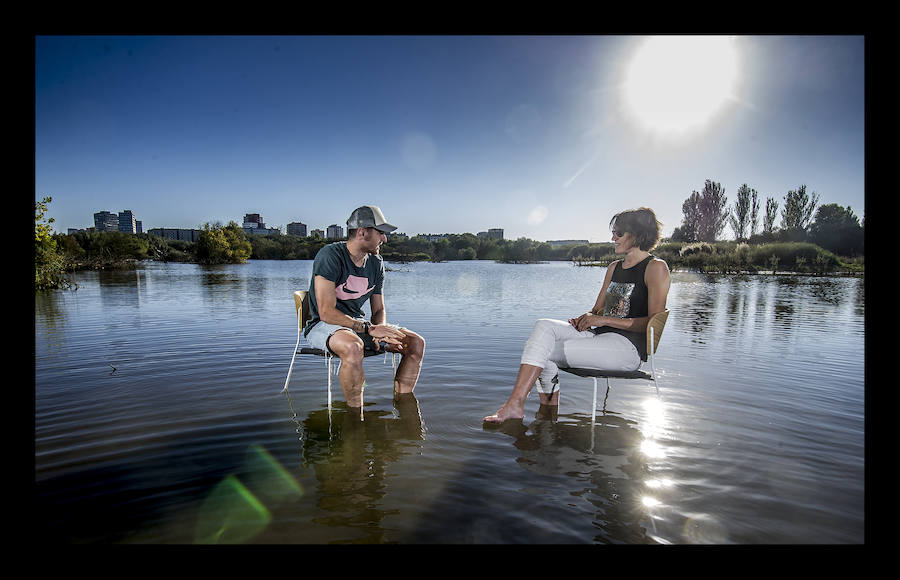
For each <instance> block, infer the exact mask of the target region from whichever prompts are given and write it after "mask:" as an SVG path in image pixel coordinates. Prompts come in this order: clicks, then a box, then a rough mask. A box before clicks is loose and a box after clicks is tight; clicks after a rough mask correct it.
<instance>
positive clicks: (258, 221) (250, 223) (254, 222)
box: [243, 213, 266, 228]
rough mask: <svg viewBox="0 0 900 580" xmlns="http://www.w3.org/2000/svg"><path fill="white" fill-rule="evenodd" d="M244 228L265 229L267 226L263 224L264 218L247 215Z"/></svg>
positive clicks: (254, 214)
mask: <svg viewBox="0 0 900 580" xmlns="http://www.w3.org/2000/svg"><path fill="white" fill-rule="evenodd" d="M243 227H244V228H264V227H266V224H265V223H263V219H262V216H261V215H259V214H258V213H247V214H244V225H243Z"/></svg>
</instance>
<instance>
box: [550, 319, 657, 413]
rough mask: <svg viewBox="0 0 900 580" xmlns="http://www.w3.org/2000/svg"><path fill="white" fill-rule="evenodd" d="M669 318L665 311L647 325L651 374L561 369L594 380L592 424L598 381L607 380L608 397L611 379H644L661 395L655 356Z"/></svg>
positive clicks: (640, 371)
mask: <svg viewBox="0 0 900 580" xmlns="http://www.w3.org/2000/svg"><path fill="white" fill-rule="evenodd" d="M668 317H669V311H668V310H663V311H662V312H657V313H656V314H654V315H653V316H652V317H651V318H650V320H649V322H648V323H647V360H648V361H649V362H650V372H649V373H647V372H645V371H642V370H641V369H640V368H638V369H637V370H634V371H627V372H626V371H607V370H596V369H581V368H574V367H559V370H561V371H565V372H567V373H571V374H573V375H577V376H579V377H590V378H592V379H594V399H593V406H592V408H591V424H592V425H593V424H594V421H595V419H596V417H597V379H602V378H605V379H606V396H607V397H608V396H609V380H610V379H644V380H648V381H651V382H652V383H653V386H654V387H655V388H656V394H657V396H658V395H659V386H657V380H656V365H655V361H654V355H655V354H656V349H657V348H658V347H659V339H660V338H661V337H662V333H663V328H665V326H666V319H667V318H668ZM603 408H604V410H605V409H606V397H604V399H603Z"/></svg>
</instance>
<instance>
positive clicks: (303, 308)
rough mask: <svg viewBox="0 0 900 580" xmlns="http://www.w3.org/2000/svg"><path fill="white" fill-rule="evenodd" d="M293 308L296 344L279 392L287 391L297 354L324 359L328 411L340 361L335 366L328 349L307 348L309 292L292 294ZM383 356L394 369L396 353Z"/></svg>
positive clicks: (300, 291) (368, 354)
mask: <svg viewBox="0 0 900 580" xmlns="http://www.w3.org/2000/svg"><path fill="white" fill-rule="evenodd" d="M294 308H295V309H296V311H297V344H296V345H295V346H294V354H293V356H291V366H290V367H289V368H288V373H287V378H286V379H285V380H284V387H283V388H282V389H281V392H282V393H284V392H286V391H287V390H288V384H289V383H290V382H291V373H292V372H293V370H294V360H296V358H297V355H298V354H300V355H313V356H321V357H324V359H325V366H326V368H327V372H328V409H329V410H331V398H332V397H331V376H332V375H333V374H337V372H339V371H340V368H341V365H340V359H338V363H337V366H335V365H334V364H333V362H332V361H333V359H334V358H335V356H334V355H333V354H331V352H329V351H328V349H324V350H323V349H321V348H313V347H311V346H309V343H308V342H306V338H305V337H304V336H303V327H304V326H306V323H307V322H308V321H309V292H307V291H306V290H297V291H295V292H294ZM301 343H304V344H301ZM377 354H381V353H379V352H375V351H370V350H367V351H365V352H364V356H365V357H370V356H375V355H377ZM384 354H385V357H387V355H388V354H390V355H391V367H392V368H396V358H395V355H396V353H389V352H387V351H385V353H384Z"/></svg>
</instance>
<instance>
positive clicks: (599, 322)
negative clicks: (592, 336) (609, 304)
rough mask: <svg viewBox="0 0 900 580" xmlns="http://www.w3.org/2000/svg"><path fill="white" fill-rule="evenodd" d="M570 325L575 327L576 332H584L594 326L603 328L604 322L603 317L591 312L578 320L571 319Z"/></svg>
mask: <svg viewBox="0 0 900 580" xmlns="http://www.w3.org/2000/svg"><path fill="white" fill-rule="evenodd" d="M569 324H571V325H572V326H574V327H575V329H576V330H578V331H583V330H588V329H589V328H592V327H594V326H603V324H604V321H603V317H602V316H597V315H596V314H593V313H591V312H585V313H584V314H582V315H581V316H579V317H578V318H571V319H569Z"/></svg>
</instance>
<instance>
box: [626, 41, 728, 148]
mask: <svg viewBox="0 0 900 580" xmlns="http://www.w3.org/2000/svg"><path fill="white" fill-rule="evenodd" d="M737 81H738V58H737V52H736V50H735V46H734V39H733V38H731V37H728V36H655V37H651V38H650V39H648V40H647V41H646V42H644V44H642V45H641V46H640V47H639V48H638V50H637V52H636V53H635V55H634V57H633V58H632V60H631V62H630V63H629V65H628V68H627V71H626V75H625V82H624V92H623V96H624V100H625V104H626V106H627V108H628V110H629V112H630V114H631V115H632V116H633V117H634V118H635V120H636V121H637V122H638V123H639V124H640V125H642V126H643V127H644V128H646V129H648V130H650V131H653V132H657V133H673V132H675V133H677V132H683V131H687V130H691V129H696V128H699V127H702V126H703V125H704V124H705V123H706V122H708V121H709V120H710V119H711V118H712V117H713V116H714V115H715V114H716V113H717V112H719V110H720V109H721V108H722V106H723V105H724V104H725V103H726V101H728V100H729V99H730V98H733V97H734V91H735V87H736V84H737Z"/></svg>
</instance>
